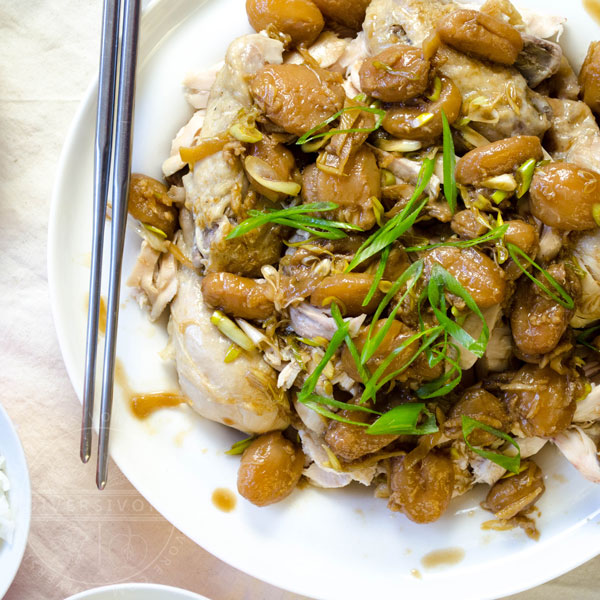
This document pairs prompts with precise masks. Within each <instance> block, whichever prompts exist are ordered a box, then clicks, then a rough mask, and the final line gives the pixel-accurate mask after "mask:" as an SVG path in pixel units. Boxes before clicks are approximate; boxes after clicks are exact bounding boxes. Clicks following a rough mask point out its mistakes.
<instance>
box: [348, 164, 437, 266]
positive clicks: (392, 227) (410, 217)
mask: <svg viewBox="0 0 600 600" xmlns="http://www.w3.org/2000/svg"><path fill="white" fill-rule="evenodd" d="M434 167H435V163H434V161H433V160H431V159H430V158H425V159H424V160H423V166H422V167H421V170H420V171H419V177H418V180H417V187H416V188H415V191H414V192H413V195H412V196H411V198H410V200H409V201H408V203H407V204H406V206H405V207H404V208H403V209H402V211H401V212H399V213H398V214H397V215H395V216H394V217H392V218H391V219H390V220H389V221H388V222H387V223H386V224H385V226H384V227H382V228H380V229H379V230H378V231H376V232H375V233H374V234H372V235H371V236H369V238H367V240H366V241H365V242H364V243H363V244H362V245H361V246H360V248H359V249H358V251H357V252H356V254H355V255H354V258H353V259H352V261H351V262H350V264H349V265H348V267H347V268H346V273H348V272H349V271H352V269H354V268H355V267H357V266H358V265H359V264H361V263H362V262H364V261H365V260H367V259H368V258H371V256H373V255H375V254H377V253H378V252H380V251H381V250H383V249H384V248H385V247H386V246H389V245H390V244H392V243H394V242H395V241H396V240H397V239H398V238H399V237H400V236H401V235H403V234H404V233H406V231H408V230H409V229H410V228H411V227H412V226H413V224H414V223H415V221H416V220H417V217H418V216H419V214H420V213H421V211H422V210H423V208H425V205H426V204H427V202H428V198H426V199H425V200H424V201H423V202H421V204H419V205H418V206H417V207H416V208H415V204H416V203H417V202H418V201H419V199H420V198H421V196H422V195H423V192H424V191H425V188H426V187H427V184H428V183H429V180H430V179H431V176H432V175H433V170H434Z"/></svg>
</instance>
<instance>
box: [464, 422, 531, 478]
mask: <svg viewBox="0 0 600 600" xmlns="http://www.w3.org/2000/svg"><path fill="white" fill-rule="evenodd" d="M475 429H481V430H482V431H486V432H487V433H491V434H492V435H495V436H496V437H499V438H500V439H502V440H505V441H506V442H508V443H509V444H512V445H513V446H514V447H515V448H516V449H517V455H516V456H506V455H505V454H501V453H500V452H494V451H492V450H483V449H481V448H476V447H474V446H472V445H471V443H470V442H469V439H468V438H469V435H471V433H472V432H473V431H474V430H475ZM462 433H463V438H464V440H465V443H466V444H467V446H468V447H469V448H470V449H471V450H472V451H473V452H475V454H479V456H481V457H483V458H487V459H488V460H491V461H492V462H494V463H496V464H497V465H500V466H501V467H502V468H503V469H506V470H507V471H510V472H511V473H515V474H518V473H519V469H520V467H521V449H520V448H519V444H517V442H515V440H513V438H511V437H510V435H508V434H507V433H504V432H503V431H499V430H498V429H495V428H494V427H490V426H489V425H486V424H485V423H482V422H481V421H477V420H476V419H472V418H471V417H467V416H466V415H462Z"/></svg>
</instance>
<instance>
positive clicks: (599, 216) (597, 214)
mask: <svg viewBox="0 0 600 600" xmlns="http://www.w3.org/2000/svg"><path fill="white" fill-rule="evenodd" d="M592 216H593V217H594V221H596V225H598V227H600V204H594V206H592Z"/></svg>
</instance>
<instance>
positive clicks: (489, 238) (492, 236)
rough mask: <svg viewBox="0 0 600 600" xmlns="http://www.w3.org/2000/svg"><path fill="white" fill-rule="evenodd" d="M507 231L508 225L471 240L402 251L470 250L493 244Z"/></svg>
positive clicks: (411, 247) (413, 247)
mask: <svg viewBox="0 0 600 600" xmlns="http://www.w3.org/2000/svg"><path fill="white" fill-rule="evenodd" d="M507 229H508V225H501V226H500V227H496V228H495V229H492V230H491V231H488V232H487V233H485V234H484V235H480V236H479V237H476V238H473V239H472V240H449V241H446V242H439V243H437V244H428V245H425V246H410V247H409V248H404V250H405V251H406V252H424V251H425V250H432V249H433V248H441V247H442V246H453V247H454V248H472V247H473V246H477V245H478V244H485V243H487V242H493V241H494V240H497V239H500V238H501V237H502V236H503V235H504V234H505V233H506V231H507Z"/></svg>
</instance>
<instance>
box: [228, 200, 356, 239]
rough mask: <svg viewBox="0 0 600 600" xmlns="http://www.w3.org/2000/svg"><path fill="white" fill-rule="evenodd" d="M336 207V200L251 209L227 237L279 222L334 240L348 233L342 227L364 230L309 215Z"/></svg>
mask: <svg viewBox="0 0 600 600" xmlns="http://www.w3.org/2000/svg"><path fill="white" fill-rule="evenodd" d="M336 208H338V205H337V204H335V203H334V202H313V203H312V204H301V205H299V206H294V207H292V208H284V209H283V210H267V211H266V212H260V211H258V210H249V211H248V214H249V215H250V217H249V218H248V219H246V220H245V221H242V222H241V223H240V224H239V225H238V226H237V227H235V228H234V229H232V230H231V231H230V232H229V235H228V236H227V238H226V239H228V240H232V239H234V238H237V237H240V236H242V235H246V234H247V233H248V232H250V231H252V230H253V229H256V228H257V227H261V226H263V225H266V224H267V223H277V224H279V225H285V226H287V227H293V228H294V229H302V230H303V231H307V232H308V233H311V234H312V235H314V236H316V237H320V238H325V239H333V240H336V239H341V238H344V237H346V234H345V233H344V232H343V231H340V230H342V229H346V230H352V231H362V229H361V228H360V227H357V226H356V225H352V224H350V223H341V222H339V221H330V220H328V219H319V218H315V217H309V216H307V215H308V214H310V213H315V212H328V211H331V210H335V209H336Z"/></svg>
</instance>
